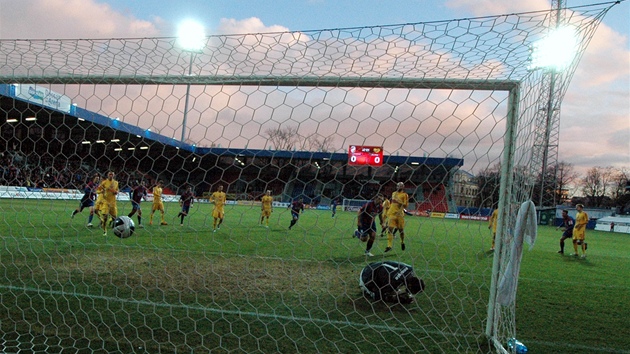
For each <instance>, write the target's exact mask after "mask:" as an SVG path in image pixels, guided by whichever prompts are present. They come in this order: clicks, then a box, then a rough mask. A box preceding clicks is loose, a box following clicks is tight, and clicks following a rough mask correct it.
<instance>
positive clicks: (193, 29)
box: [177, 20, 206, 52]
mask: <svg viewBox="0 0 630 354" xmlns="http://www.w3.org/2000/svg"><path fill="white" fill-rule="evenodd" d="M205 38H206V34H205V31H204V28H203V25H201V24H200V23H198V22H195V21H193V20H185V21H184V22H182V23H181V24H180V26H179V30H178V32H177V39H178V42H179V44H180V45H181V46H182V48H183V49H184V50H187V51H191V52H200V51H201V50H202V49H203V48H204V47H205Z"/></svg>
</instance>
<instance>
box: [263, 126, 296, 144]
mask: <svg viewBox="0 0 630 354" xmlns="http://www.w3.org/2000/svg"><path fill="white" fill-rule="evenodd" d="M265 134H267V139H268V140H269V141H271V143H272V144H273V148H274V149H275V150H293V149H294V148H296V147H297V145H298V143H299V142H300V141H301V138H300V136H299V135H298V128H297V127H294V126H278V127H277V128H269V129H267V130H266V131H265Z"/></svg>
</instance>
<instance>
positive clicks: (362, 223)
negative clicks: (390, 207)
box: [356, 194, 384, 257]
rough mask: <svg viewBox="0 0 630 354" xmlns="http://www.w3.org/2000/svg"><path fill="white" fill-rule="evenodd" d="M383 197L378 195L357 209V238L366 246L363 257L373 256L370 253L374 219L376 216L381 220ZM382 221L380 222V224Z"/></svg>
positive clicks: (374, 228) (374, 233)
mask: <svg viewBox="0 0 630 354" xmlns="http://www.w3.org/2000/svg"><path fill="white" fill-rule="evenodd" d="M383 199H384V198H383V196H381V195H380V194H379V195H377V196H376V197H374V198H373V199H372V200H370V201H369V202H367V203H365V204H363V206H362V207H361V208H360V209H359V212H358V215H357V232H356V234H357V237H358V238H359V239H360V240H361V241H363V242H365V241H367V246H366V247H365V255H366V256H369V257H372V256H374V255H373V254H372V253H371V252H370V251H371V250H372V245H374V240H375V239H376V221H375V220H374V218H375V217H376V216H378V217H379V218H382V216H381V214H382V212H383ZM382 223H383V221H382V220H381V224H382Z"/></svg>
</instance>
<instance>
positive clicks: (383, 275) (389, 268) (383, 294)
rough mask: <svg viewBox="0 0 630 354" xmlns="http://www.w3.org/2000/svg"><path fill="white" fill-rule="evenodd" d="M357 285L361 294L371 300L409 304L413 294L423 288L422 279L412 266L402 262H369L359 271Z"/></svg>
mask: <svg viewBox="0 0 630 354" xmlns="http://www.w3.org/2000/svg"><path fill="white" fill-rule="evenodd" d="M359 286H360V287H361V289H362V290H363V295H365V296H366V297H368V298H370V299H372V300H376V301H378V300H383V301H385V302H394V303H401V304H409V303H411V302H413V295H414V294H418V293H420V292H422V291H423V290H424V281H422V279H419V278H418V277H417V276H416V275H415V274H414V272H413V268H412V267H411V266H410V265H408V264H405V263H402V262H394V261H385V262H375V263H370V264H368V265H367V266H365V268H363V270H362V271H361V275H360V276H359Z"/></svg>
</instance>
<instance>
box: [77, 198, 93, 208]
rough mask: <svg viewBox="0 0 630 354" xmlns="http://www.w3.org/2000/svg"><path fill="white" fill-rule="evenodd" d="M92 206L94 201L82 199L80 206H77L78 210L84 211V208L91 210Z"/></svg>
mask: <svg viewBox="0 0 630 354" xmlns="http://www.w3.org/2000/svg"><path fill="white" fill-rule="evenodd" d="M93 206H94V201H93V200H92V199H82V200H81V205H79V208H81V209H85V208H91V207H93Z"/></svg>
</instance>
